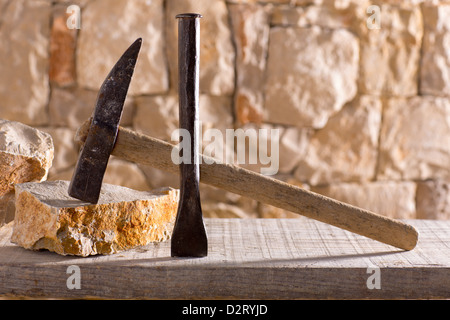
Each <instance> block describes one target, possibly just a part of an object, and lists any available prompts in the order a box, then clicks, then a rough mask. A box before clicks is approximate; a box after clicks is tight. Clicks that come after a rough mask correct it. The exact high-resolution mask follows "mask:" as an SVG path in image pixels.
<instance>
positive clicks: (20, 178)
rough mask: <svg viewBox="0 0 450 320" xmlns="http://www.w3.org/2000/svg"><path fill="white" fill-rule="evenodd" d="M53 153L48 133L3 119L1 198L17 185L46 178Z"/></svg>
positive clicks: (1, 134) (0, 122)
mask: <svg viewBox="0 0 450 320" xmlns="http://www.w3.org/2000/svg"><path fill="white" fill-rule="evenodd" d="M53 153H54V148H53V141H52V138H51V136H50V135H49V134H48V133H44V132H42V131H39V130H37V129H35V128H31V127H29V126H27V125H24V124H22V123H20V122H15V121H7V120H1V119H0V196H2V195H4V194H6V193H8V192H10V191H13V190H14V184H15V183H22V182H31V181H36V182H39V181H42V180H44V179H46V178H47V174H48V170H49V168H50V167H51V165H52V161H53Z"/></svg>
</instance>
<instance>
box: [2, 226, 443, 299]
mask: <svg viewBox="0 0 450 320" xmlns="http://www.w3.org/2000/svg"><path fill="white" fill-rule="evenodd" d="M407 222H408V223H411V224H412V225H413V226H415V227H416V228H417V229H418V230H419V233H420V236H419V242H418V244H417V246H416V248H415V249H414V250H411V251H402V250H400V249H397V248H395V247H392V246H389V245H385V244H382V243H380V242H377V241H374V240H371V239H368V238H366V237H362V236H359V235H356V234H354V233H350V232H348V231H345V230H342V229H339V228H336V227H333V226H330V225H326V224H323V223H321V222H317V221H315V220H311V219H307V218H300V219H242V220H240V219H205V224H206V227H207V232H208V237H209V250H208V252H209V255H208V256H207V257H205V258H171V257H170V241H166V242H163V243H160V244H158V245H150V246H146V247H141V248H138V249H134V250H130V251H126V252H122V253H119V254H115V255H110V256H94V257H88V258H80V257H74V256H60V255H57V254H55V253H51V252H47V251H41V252H34V251H29V250H25V249H23V248H21V247H18V246H16V245H14V244H12V243H11V242H10V241H9V239H10V236H11V231H12V225H11V224H9V225H6V226H4V227H2V228H0V296H3V297H5V296H6V297H8V296H9V297H11V296H28V297H57V298H84V297H97V298H150V299H151V298H163V299H173V298H238V299H266V298H267V299H302V298H306V299H308V298H333V299H348V298H357V299H359V298H382V299H391V298H412V299H416V298H447V299H448V298H450V221H430V220H409V221H407ZM71 265H75V266H78V267H79V268H80V275H81V278H80V289H68V287H67V280H68V278H69V277H70V276H71V275H72V274H71V273H70V272H69V273H67V271H68V267H69V266H71ZM374 268H375V269H374ZM377 268H379V269H378V271H379V276H380V277H379V280H380V281H379V284H380V289H376V288H373V289H369V288H368V285H367V283H368V281H369V282H370V283H374V282H373V280H374V278H373V277H372V278H370V277H371V276H374V275H375V274H376V273H377V272H378V271H376V270H377ZM369 278H370V279H369Z"/></svg>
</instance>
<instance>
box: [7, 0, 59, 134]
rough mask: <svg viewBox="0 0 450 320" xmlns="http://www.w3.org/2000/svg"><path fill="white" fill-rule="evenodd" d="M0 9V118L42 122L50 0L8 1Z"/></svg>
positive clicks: (46, 90)
mask: <svg viewBox="0 0 450 320" xmlns="http://www.w3.org/2000/svg"><path fill="white" fill-rule="evenodd" d="M1 10H2V11H3V12H1V13H0V14H1V16H2V18H1V19H2V20H1V23H0V61H1V65H0V114H1V117H2V118H4V119H10V120H14V121H20V122H22V123H26V124H32V125H43V124H46V123H47V121H48V114H47V110H46V107H47V103H48V96H49V90H50V89H49V84H48V67H49V63H48V58H49V53H48V51H49V50H48V47H49V35H50V17H51V3H50V2H49V1H39V0H36V1H26V0H17V1H9V2H8V3H7V4H5V5H4V6H3V7H2V8H1Z"/></svg>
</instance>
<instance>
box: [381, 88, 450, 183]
mask: <svg viewBox="0 0 450 320" xmlns="http://www.w3.org/2000/svg"><path fill="white" fill-rule="evenodd" d="M449 163H450V100H449V99H446V98H438V97H431V96H423V97H422V96H417V97H413V98H409V99H406V98H397V99H390V100H388V102H387V103H386V107H385V108H384V112H383V124H382V128H381V136H380V158H379V165H378V173H377V177H378V179H390V180H425V179H429V178H440V179H448V178H450V167H449Z"/></svg>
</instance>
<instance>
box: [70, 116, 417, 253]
mask: <svg viewBox="0 0 450 320" xmlns="http://www.w3.org/2000/svg"><path fill="white" fill-rule="evenodd" d="M89 127H90V120H88V121H86V122H85V123H84V124H83V125H82V126H81V127H80V128H79V129H78V131H77V134H76V137H75V141H77V142H78V143H84V141H85V140H86V139H87V137H88V136H89V135H90V134H91V133H90V132H89ZM173 148H177V146H174V145H172V144H170V143H168V142H165V141H162V140H159V139H156V138H153V137H149V136H147V135H143V134H140V133H137V132H134V131H132V130H129V129H126V128H122V127H119V130H118V135H117V139H116V143H115V146H114V148H113V149H112V153H111V154H112V155H114V156H116V157H119V158H122V159H125V160H129V161H132V162H135V163H139V164H142V165H148V166H152V167H155V168H157V169H161V170H164V171H167V172H171V173H175V174H179V167H178V165H176V164H174V163H173V161H172V158H171V154H172V150H173ZM199 156H200V157H201V158H202V159H200V182H202V183H206V184H209V185H212V186H214V187H218V188H221V189H224V190H227V191H230V192H233V193H236V194H239V195H242V196H244V197H249V198H252V199H255V200H257V201H260V202H262V203H266V204H270V205H272V206H275V207H278V208H281V209H285V210H288V211H291V212H294V213H297V214H300V215H303V216H305V217H308V218H312V219H315V220H318V221H321V222H325V223H328V224H331V225H333V226H336V227H339V228H342V229H345V230H348V231H351V232H353V233H356V234H359V235H362V236H365V237H368V238H371V239H374V240H377V241H380V242H383V243H386V244H389V245H392V246H394V247H397V248H401V249H404V250H412V249H413V248H414V247H415V246H416V244H417V240H418V232H417V230H416V229H415V228H414V227H413V226H411V225H408V224H406V223H404V222H402V221H398V220H394V219H391V218H388V217H385V216H382V215H379V214H376V213H373V212H370V211H367V210H364V209H361V208H358V207H355V206H352V205H349V204H346V203H343V202H340V201H337V200H334V199H331V198H329V197H325V196H322V195H319V194H316V193H314V192H311V191H308V190H305V189H302V188H299V187H297V186H294V185H290V184H288V183H285V182H283V181H280V180H276V179H273V178H270V177H268V176H264V175H261V174H258V173H256V172H253V171H250V170H247V169H244V168H241V167H238V166H236V165H232V164H227V163H218V162H217V161H216V160H215V159H212V158H210V157H208V156H205V155H203V154H200V155H199ZM99 192H100V190H99Z"/></svg>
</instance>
